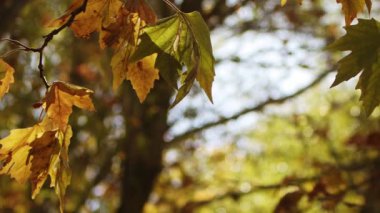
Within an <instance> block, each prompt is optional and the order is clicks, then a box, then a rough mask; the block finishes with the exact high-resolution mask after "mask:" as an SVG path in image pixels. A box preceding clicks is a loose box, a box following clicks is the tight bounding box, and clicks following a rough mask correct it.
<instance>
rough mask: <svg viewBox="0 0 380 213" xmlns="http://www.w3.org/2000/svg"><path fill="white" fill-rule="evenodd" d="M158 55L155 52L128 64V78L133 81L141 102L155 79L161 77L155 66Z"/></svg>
mask: <svg viewBox="0 0 380 213" xmlns="http://www.w3.org/2000/svg"><path fill="white" fill-rule="evenodd" d="M156 57H157V54H153V55H150V56H147V57H145V58H143V59H142V60H140V61H138V62H136V63H132V64H130V65H129V66H128V72H127V76H126V79H127V80H130V81H131V83H132V86H133V89H134V90H135V91H136V93H137V96H138V98H139V100H140V102H141V103H142V102H143V101H144V100H145V98H146V96H147V95H148V93H149V91H150V89H152V88H153V85H154V81H155V80H158V79H159V75H158V70H157V69H155V68H154V63H155V61H156Z"/></svg>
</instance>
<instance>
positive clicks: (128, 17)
mask: <svg viewBox="0 0 380 213" xmlns="http://www.w3.org/2000/svg"><path fill="white" fill-rule="evenodd" d="M156 19H157V18H156V15H155V13H154V11H153V10H152V9H151V8H150V6H149V5H148V4H146V2H145V1H144V0H136V1H128V2H127V3H126V4H125V5H124V6H123V7H122V8H121V9H120V11H119V15H118V18H117V22H115V23H113V24H112V25H110V29H111V30H109V31H108V32H104V33H103V34H101V36H100V37H101V44H102V43H103V46H112V47H114V48H115V53H114V56H113V57H112V61H111V66H112V72H113V89H114V90H117V89H118V88H119V87H120V85H121V83H122V82H123V81H124V80H130V81H131V82H132V86H133V88H134V89H135V91H136V93H137V96H138V97H139V100H140V102H142V101H143V100H145V98H146V96H147V94H148V93H149V90H150V89H151V88H152V87H153V84H154V80H156V79H158V70H157V69H154V62H155V59H156V57H157V56H156V55H155V56H151V57H147V59H145V60H142V61H141V62H138V63H133V64H130V62H129V59H130V56H131V55H132V54H133V53H134V51H135V50H136V47H137V45H138V41H139V40H138V39H139V36H140V34H141V33H142V28H143V27H144V26H146V24H153V23H155V22H156ZM113 29H115V30H113ZM115 38H117V39H116V40H115ZM101 46H102V45H101ZM139 65H142V68H143V69H140V68H139ZM140 67H141V66H140ZM131 70H132V72H131V73H129V72H130V71H131ZM138 70H140V72H138ZM141 70H144V71H141ZM143 77H146V79H142V78H143ZM142 83H147V85H142Z"/></svg>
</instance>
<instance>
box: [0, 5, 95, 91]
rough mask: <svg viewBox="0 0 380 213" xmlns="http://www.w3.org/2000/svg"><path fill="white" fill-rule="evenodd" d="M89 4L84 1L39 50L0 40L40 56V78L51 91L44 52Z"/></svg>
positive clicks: (47, 38)
mask: <svg viewBox="0 0 380 213" xmlns="http://www.w3.org/2000/svg"><path fill="white" fill-rule="evenodd" d="M87 2H88V0H83V2H82V5H81V6H79V7H78V8H76V9H75V10H74V11H72V12H71V13H70V17H69V18H68V20H67V21H66V22H65V23H64V24H63V25H61V26H60V27H58V28H56V29H54V30H53V31H51V32H50V33H49V34H47V35H45V36H43V38H44V42H43V43H42V45H41V46H40V47H38V48H32V47H28V46H27V45H25V44H23V43H21V42H19V41H17V40H13V39H8V38H5V39H1V40H0V41H8V42H11V43H13V44H15V45H17V46H20V47H22V48H20V49H21V50H23V51H27V52H35V53H38V54H39V63H38V70H39V72H40V78H41V79H42V81H43V83H44V85H45V87H46V89H49V87H50V85H49V83H48V81H47V80H46V77H45V70H44V64H43V55H44V54H43V53H44V50H45V48H46V47H47V46H48V44H49V42H50V41H51V40H53V38H54V36H56V35H57V34H58V33H60V32H61V31H62V30H64V29H65V28H67V27H70V26H71V24H72V23H73V22H74V19H75V17H76V16H77V15H78V14H80V13H82V12H85V11H86V7H87Z"/></svg>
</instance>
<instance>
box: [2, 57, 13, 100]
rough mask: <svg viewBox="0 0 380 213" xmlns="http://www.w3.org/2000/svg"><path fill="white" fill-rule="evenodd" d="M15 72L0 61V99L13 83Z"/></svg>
mask: <svg viewBox="0 0 380 213" xmlns="http://www.w3.org/2000/svg"><path fill="white" fill-rule="evenodd" d="M14 72H15V70H14V69H13V68H12V67H11V66H10V65H9V64H7V63H6V62H4V61H3V60H2V59H0V99H1V98H2V97H3V96H4V95H5V93H7V92H8V91H9V86H10V84H12V83H14V78H13V74H14Z"/></svg>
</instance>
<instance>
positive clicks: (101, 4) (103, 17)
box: [48, 0, 122, 38]
mask: <svg viewBox="0 0 380 213" xmlns="http://www.w3.org/2000/svg"><path fill="white" fill-rule="evenodd" d="M82 3H83V0H74V2H73V3H72V4H71V5H70V6H69V8H68V9H67V10H66V12H65V13H64V14H63V15H62V16H61V17H60V18H58V19H56V20H54V21H52V22H51V23H50V24H49V25H48V27H59V26H61V25H63V24H64V23H66V22H67V21H68V19H69V18H70V16H71V13H72V12H73V11H75V10H76V9H77V8H78V7H80V6H81V5H82ZM121 5H122V2H121V1H120V0H88V3H87V6H86V11H85V12H83V13H80V14H78V15H77V16H76V17H75V19H74V22H73V24H72V25H71V26H70V27H71V29H72V30H73V31H74V33H75V35H76V36H78V37H82V38H87V37H88V36H89V35H90V34H91V33H93V32H95V31H100V30H101V29H102V28H103V27H107V26H108V25H109V24H111V23H113V22H115V21H116V15H117V13H118V11H119V9H120V7H121Z"/></svg>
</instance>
